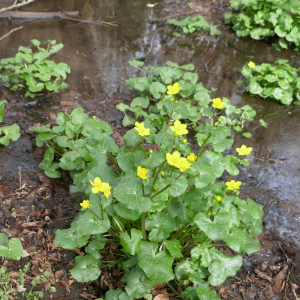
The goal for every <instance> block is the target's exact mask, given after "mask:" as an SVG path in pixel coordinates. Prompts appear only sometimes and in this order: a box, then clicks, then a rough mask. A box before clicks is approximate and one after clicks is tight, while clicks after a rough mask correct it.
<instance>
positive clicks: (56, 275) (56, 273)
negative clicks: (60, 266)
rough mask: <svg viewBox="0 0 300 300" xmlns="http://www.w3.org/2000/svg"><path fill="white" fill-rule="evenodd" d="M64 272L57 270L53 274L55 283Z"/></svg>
mask: <svg viewBox="0 0 300 300" xmlns="http://www.w3.org/2000/svg"><path fill="white" fill-rule="evenodd" d="M63 274H64V270H59V271H56V272H55V281H56V282H57V281H59V279H60V277H61V276H63Z"/></svg>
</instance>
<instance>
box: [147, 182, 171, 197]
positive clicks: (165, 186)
mask: <svg viewBox="0 0 300 300" xmlns="http://www.w3.org/2000/svg"><path fill="white" fill-rule="evenodd" d="M170 185H171V184H168V185H166V186H165V187H164V188H163V189H162V190H160V191H158V192H157V193H155V194H154V195H153V196H151V197H150V199H151V200H152V199H153V198H154V197H156V196H157V195H159V194H160V193H162V192H163V191H164V190H166V189H167V188H168V187H169V186H170Z"/></svg>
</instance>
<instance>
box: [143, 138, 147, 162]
mask: <svg viewBox="0 0 300 300" xmlns="http://www.w3.org/2000/svg"><path fill="white" fill-rule="evenodd" d="M142 147H143V152H144V159H146V153H145V147H144V138H142Z"/></svg>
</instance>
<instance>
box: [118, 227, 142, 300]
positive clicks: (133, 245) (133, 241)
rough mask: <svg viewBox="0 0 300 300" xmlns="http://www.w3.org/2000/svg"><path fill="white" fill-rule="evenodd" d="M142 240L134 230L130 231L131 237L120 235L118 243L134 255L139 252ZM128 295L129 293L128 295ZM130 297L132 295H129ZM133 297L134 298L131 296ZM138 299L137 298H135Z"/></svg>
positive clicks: (139, 233) (140, 233)
mask: <svg viewBox="0 0 300 300" xmlns="http://www.w3.org/2000/svg"><path fill="white" fill-rule="evenodd" d="M142 239H143V234H142V232H141V231H140V230H137V229H135V228H132V229H131V237H130V236H129V234H128V233H127V232H123V233H121V234H120V243H121V245H122V247H123V248H124V250H125V251H126V252H127V253H129V254H131V255H134V254H136V253H138V252H139V251H140V248H141V242H142ZM129 295H130V293H129ZM130 296H132V295H130ZM132 297H135V296H132ZM137 298H138V297H137Z"/></svg>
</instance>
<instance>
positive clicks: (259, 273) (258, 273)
mask: <svg viewBox="0 0 300 300" xmlns="http://www.w3.org/2000/svg"><path fill="white" fill-rule="evenodd" d="M255 273H256V274H257V276H258V277H260V278H262V279H266V280H268V281H270V282H271V283H273V278H271V277H270V276H268V275H267V274H265V273H263V272H261V271H259V270H258V269H255Z"/></svg>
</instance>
